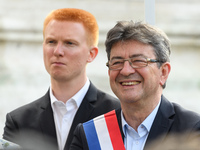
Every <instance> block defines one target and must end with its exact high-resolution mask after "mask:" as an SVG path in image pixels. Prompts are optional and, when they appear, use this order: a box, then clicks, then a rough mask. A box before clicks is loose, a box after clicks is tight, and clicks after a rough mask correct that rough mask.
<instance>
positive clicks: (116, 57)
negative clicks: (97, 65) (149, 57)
mask: <svg viewBox="0 0 200 150" xmlns="http://www.w3.org/2000/svg"><path fill="white" fill-rule="evenodd" d="M141 56H142V57H145V56H144V55H143V54H133V55H131V56H130V57H129V58H134V57H141ZM113 59H124V58H123V57H121V56H114V57H112V58H111V59H110V60H113Z"/></svg>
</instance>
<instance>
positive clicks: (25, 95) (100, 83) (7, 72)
mask: <svg viewBox="0 0 200 150" xmlns="http://www.w3.org/2000/svg"><path fill="white" fill-rule="evenodd" d="M144 6H145V5H144V0H56V1H55V0H32V1H30V0H0V135H2V134H3V127H4V124H5V117H6V113H8V112H10V111H11V110H13V109H15V108H17V107H20V106H22V105H24V104H27V103H29V102H32V101H33V100H35V99H37V98H39V97H41V96H43V95H44V93H46V91H47V90H48V88H49V85H50V79H49V75H48V74H47V72H46V70H45V68H44V65H43V56H42V40H43V37H42V28H43V20H44V18H45V17H46V15H47V14H48V13H49V12H50V11H52V10H53V9H58V8H64V7H74V8H81V9H84V10H87V11H89V12H91V13H92V14H93V15H94V16H95V17H96V19H97V21H98V24H99V29H100V39H99V54H98V56H97V58H96V59H95V61H94V62H92V63H90V64H88V67H87V73H88V77H89V78H90V80H91V81H92V82H93V83H94V84H95V85H96V86H97V87H98V88H100V89H101V90H103V91H106V92H108V93H110V94H112V95H114V94H113V93H112V91H111V89H110V86H109V79H108V75H107V68H106V66H105V63H106V62H107V57H106V52H105V47H104V41H105V38H106V33H107V31H108V30H109V29H110V28H112V27H113V26H114V25H115V24H116V21H118V20H138V21H144V19H145V15H144V14H145V10H144V9H145V7H144ZM155 16H156V26H157V27H159V28H161V29H163V30H164V31H165V32H166V33H167V35H168V36H169V38H170V40H171V44H172V54H171V64H172V70H171V73H170V76H169V79H168V82H167V87H166V89H165V90H164V95H165V96H166V97H167V98H168V99H169V100H170V101H172V102H177V103H179V104H180V105H182V106H184V107H185V108H187V109H190V110H193V111H196V112H199V113H200V25H199V23H200V1H199V0H176V1H175V0H156V5H155Z"/></svg>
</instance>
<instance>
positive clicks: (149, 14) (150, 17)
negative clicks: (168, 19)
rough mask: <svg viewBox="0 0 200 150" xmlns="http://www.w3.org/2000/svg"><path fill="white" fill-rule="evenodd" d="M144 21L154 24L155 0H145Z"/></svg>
mask: <svg viewBox="0 0 200 150" xmlns="http://www.w3.org/2000/svg"><path fill="white" fill-rule="evenodd" d="M145 21H146V23H148V24H151V25H155V0H145Z"/></svg>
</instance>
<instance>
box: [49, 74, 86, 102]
mask: <svg viewBox="0 0 200 150" xmlns="http://www.w3.org/2000/svg"><path fill="white" fill-rule="evenodd" d="M77 81H78V80H77ZM77 81H75V82H73V81H66V82H63V81H60V82H59V81H56V80H53V79H51V88H52V91H53V94H54V96H55V97H56V99H58V100H60V101H62V102H64V103H66V102H67V100H69V99H70V98H71V97H72V96H74V95H75V94H76V93H77V92H78V91H79V90H80V89H81V88H82V87H83V86H84V85H85V83H86V81H87V77H85V79H82V80H81V81H80V82H79V81H78V82H77Z"/></svg>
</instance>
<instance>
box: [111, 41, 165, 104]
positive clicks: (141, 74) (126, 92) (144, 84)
mask: <svg viewBox="0 0 200 150" xmlns="http://www.w3.org/2000/svg"><path fill="white" fill-rule="evenodd" d="M138 55H139V56H144V57H146V58H151V59H156V57H155V55H154V51H153V47H152V46H150V45H146V44H143V43H141V42H138V41H127V42H119V43H116V44H114V45H113V47H112V49H111V54H110V60H112V59H113V58H122V59H127V58H130V57H134V56H138ZM161 68H162V67H161ZM161 70H162V69H159V68H158V66H157V64H156V63H149V64H148V66H146V67H143V68H138V69H134V68H132V67H131V66H130V64H129V62H128V61H125V62H124V67H123V68H122V69H121V70H109V71H108V73H109V76H110V85H111V88H112V90H113V92H114V93H115V95H116V96H117V97H118V98H119V99H120V101H121V103H122V105H123V103H135V102H144V100H147V99H148V98H152V97H155V96H156V95H159V94H160V95H161V90H162V87H161V84H162V83H161V82H164V81H163V77H162V71H161Z"/></svg>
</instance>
